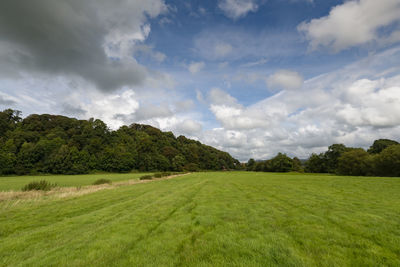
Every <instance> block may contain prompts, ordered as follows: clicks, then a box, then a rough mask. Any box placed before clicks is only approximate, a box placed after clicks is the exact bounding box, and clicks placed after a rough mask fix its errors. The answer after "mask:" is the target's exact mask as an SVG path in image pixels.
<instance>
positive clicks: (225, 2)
mask: <svg viewBox="0 0 400 267" xmlns="http://www.w3.org/2000/svg"><path fill="white" fill-rule="evenodd" d="M218 7H219V8H220V9H221V10H222V12H224V14H225V15H226V16H227V17H229V18H231V19H235V20H236V19H239V18H242V17H245V16H246V15H247V14H248V13H249V12H256V11H257V9H258V5H257V3H256V1H255V0H220V1H219V3H218Z"/></svg>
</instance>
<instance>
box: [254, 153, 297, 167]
mask: <svg viewBox="0 0 400 267" xmlns="http://www.w3.org/2000/svg"><path fill="white" fill-rule="evenodd" d="M246 170H248V171H257V172H290V171H297V172H303V167H302V164H301V162H300V160H299V159H298V158H296V157H295V158H293V159H292V158H290V157H288V156H287V155H286V154H282V153H278V155H276V156H275V157H274V158H272V159H270V160H265V161H257V162H256V161H255V160H254V159H250V160H249V161H248V162H247V164H246Z"/></svg>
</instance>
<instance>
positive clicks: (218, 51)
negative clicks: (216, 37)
mask: <svg viewBox="0 0 400 267" xmlns="http://www.w3.org/2000/svg"><path fill="white" fill-rule="evenodd" d="M232 50H233V47H232V46H231V45H230V44H226V43H218V44H216V45H215V50H214V51H215V55H216V56H217V57H225V56H227V55H229V54H230V53H231V52H232Z"/></svg>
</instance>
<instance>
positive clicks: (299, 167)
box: [292, 157, 304, 172]
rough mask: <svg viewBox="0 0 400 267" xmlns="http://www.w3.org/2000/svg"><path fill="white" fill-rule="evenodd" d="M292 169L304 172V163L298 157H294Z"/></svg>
mask: <svg viewBox="0 0 400 267" xmlns="http://www.w3.org/2000/svg"><path fill="white" fill-rule="evenodd" d="M292 170H293V171H295V172H304V168H303V164H302V163H301V161H300V159H299V158H297V157H294V158H293V167H292Z"/></svg>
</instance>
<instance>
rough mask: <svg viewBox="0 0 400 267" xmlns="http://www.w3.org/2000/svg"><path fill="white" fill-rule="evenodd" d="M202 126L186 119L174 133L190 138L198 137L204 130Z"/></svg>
mask: <svg viewBox="0 0 400 267" xmlns="http://www.w3.org/2000/svg"><path fill="white" fill-rule="evenodd" d="M202 128H203V127H202V125H201V124H200V123H199V122H196V121H194V120H191V119H185V120H184V121H182V122H180V123H178V124H177V125H176V126H175V127H174V131H175V132H177V133H179V134H184V135H188V136H193V135H198V134H199V133H200V132H201V130H202Z"/></svg>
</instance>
